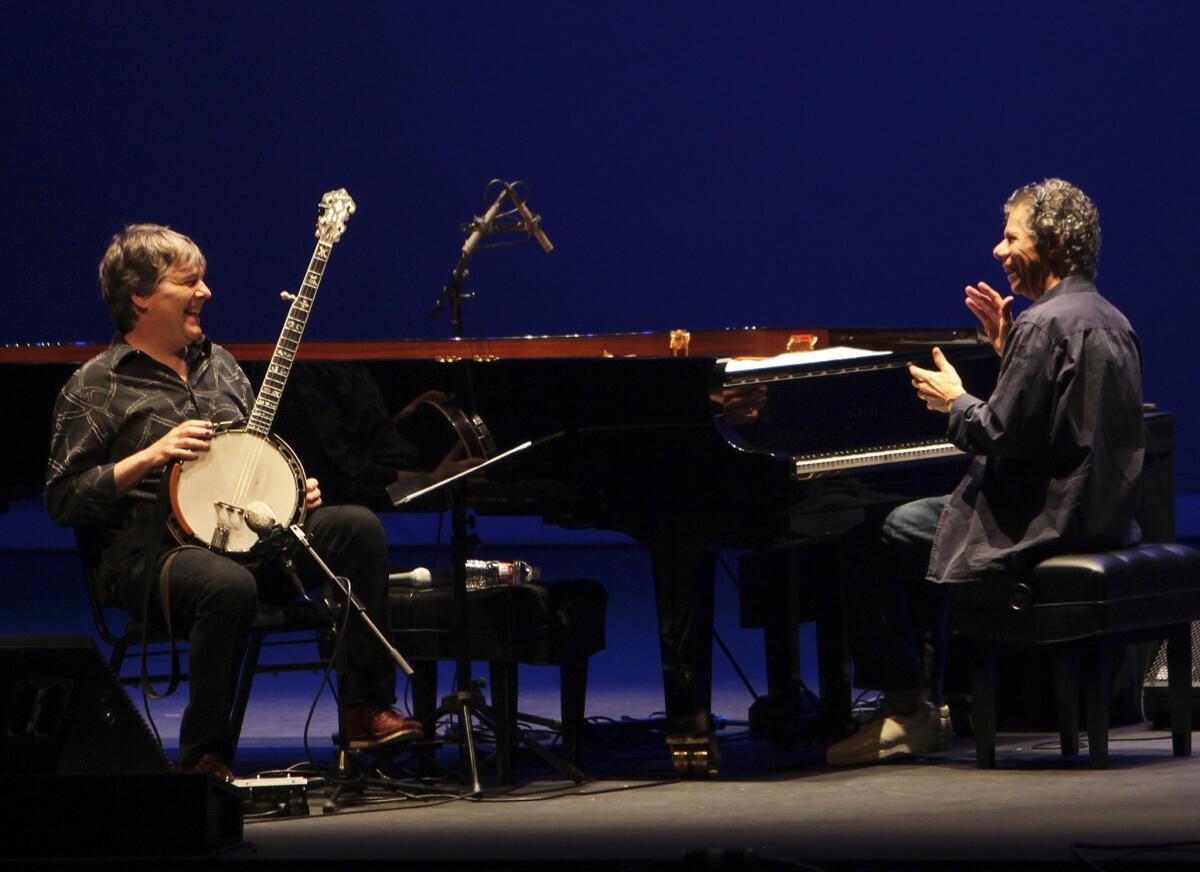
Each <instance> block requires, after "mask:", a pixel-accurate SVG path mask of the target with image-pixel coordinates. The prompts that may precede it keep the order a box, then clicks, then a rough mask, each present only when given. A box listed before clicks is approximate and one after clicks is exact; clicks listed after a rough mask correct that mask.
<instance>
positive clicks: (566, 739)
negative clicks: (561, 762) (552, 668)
mask: <svg viewBox="0 0 1200 872" xmlns="http://www.w3.org/2000/svg"><path fill="white" fill-rule="evenodd" d="M587 681H588V659H587V658H586V657H571V658H568V659H566V660H564V661H563V663H562V664H561V665H560V666H559V668H558V688H559V700H560V704H561V705H562V716H561V717H562V738H563V756H565V757H566V758H567V761H568V762H569V763H570V764H571V765H572V766H578V765H579V751H580V739H581V733H582V732H583V724H584V717H585V713H584V707H585V705H586V703H587Z"/></svg>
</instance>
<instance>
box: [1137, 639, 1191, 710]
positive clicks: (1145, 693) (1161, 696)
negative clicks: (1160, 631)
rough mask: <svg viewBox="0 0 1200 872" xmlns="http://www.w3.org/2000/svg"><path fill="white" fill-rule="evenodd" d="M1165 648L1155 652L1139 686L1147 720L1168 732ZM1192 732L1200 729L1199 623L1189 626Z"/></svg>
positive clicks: (1161, 647)
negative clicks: (1190, 640) (1190, 631)
mask: <svg viewBox="0 0 1200 872" xmlns="http://www.w3.org/2000/svg"><path fill="white" fill-rule="evenodd" d="M1169 675H1170V673H1169V672H1168V671H1167V646H1166V645H1161V646H1159V649H1158V653H1157V654H1155V655H1154V659H1153V660H1151V661H1150V668H1149V669H1147V670H1146V680H1145V682H1143V684H1142V708H1143V712H1144V714H1145V717H1146V720H1148V721H1150V723H1152V724H1154V726H1155V727H1157V728H1159V729H1170V725H1171V705H1170V702H1169V697H1168V692H1167V678H1168V676H1169ZM1192 729H1193V730H1200V621H1195V622H1193V623H1192Z"/></svg>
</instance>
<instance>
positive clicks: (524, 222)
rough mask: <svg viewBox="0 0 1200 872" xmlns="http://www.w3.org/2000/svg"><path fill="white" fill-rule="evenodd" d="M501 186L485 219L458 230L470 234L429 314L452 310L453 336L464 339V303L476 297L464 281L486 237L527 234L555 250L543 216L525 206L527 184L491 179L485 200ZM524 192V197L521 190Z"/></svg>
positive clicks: (485, 214) (463, 225) (476, 219)
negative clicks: (507, 204)
mask: <svg viewBox="0 0 1200 872" xmlns="http://www.w3.org/2000/svg"><path fill="white" fill-rule="evenodd" d="M497 187H499V189H500V193H499V194H498V195H496V198H495V200H492V201H491V205H490V206H488V208H487V211H486V212H484V213H483V215H482V216H477V217H476V218H475V219H474V220H473V221H471V222H470V223H469V224H462V225H460V227H459V229H460V230H462V231H463V232H464V233H467V232H469V233H470V235H469V236H468V237H467V239H466V241H465V242H463V246H462V251H461V253H460V254H459V257H458V263H457V264H455V266H454V270H453V271H452V272H451V273H450V280H449V281H448V282H446V286H445V287H444V288H442V292H441V294H439V295H438V298H437V300H436V302H434V304H433V311H432V312H430V313H429V317H430V318H437V316H438V315H439V314H441V311H442V309H444V308H446V307H449V309H450V324H451V326H452V327H453V328H454V335H455V336H457V337H458V338H460V339H461V338H462V335H463V333H462V304H463V301H465V300H470V299H473V298H474V296H475V295H474V294H472V293H468V292H466V291H464V290H463V282H465V281H466V280H467V277H468V276H469V275H470V272H469V271H468V269H467V266H468V265H469V264H470V262H471V255H472V254H474V253H475V249H476V248H477V247H478V246H479V242H480V240H482V239H483V237H484V236H491V235H493V234H496V233H524V234H526V237H527V238H528V237H533V238H534V239H536V240H537V241H538V244H539V245H541V246H542V250H543V251H546V252H550V251H553V250H554V246H553V245H551V244H550V240H549V239H547V238H546V234H545V232H544V231H543V230H542V217H541V216H540V215H535V214H533V212H531V211H530V210H529V206H528V205H527V204H526V199H527V198H528V196H529V186H528V185H527V184H525V183H524V182H506V181H504V180H503V179H492V180H491V181H490V182H488V183H487V186H486V187H484V189H483V200H484V202H485V203H486V202H488V200H489V198H490V197H491V196H492V192H493V191H495V189H496V188H497ZM521 189H524V192H525V193H524V195H522V194H521V193H520V190H521ZM506 198H507V199H508V200H509V201H511V202H512V204H513V207H512V208H511V209H509V210H508V211H507V212H501V211H500V207H501V205H502V204H503V203H504V200H505V199H506ZM513 244H515V243H513V242H500V243H495V244H494V245H492V246H488V247H489V248H492V247H496V246H499V245H513Z"/></svg>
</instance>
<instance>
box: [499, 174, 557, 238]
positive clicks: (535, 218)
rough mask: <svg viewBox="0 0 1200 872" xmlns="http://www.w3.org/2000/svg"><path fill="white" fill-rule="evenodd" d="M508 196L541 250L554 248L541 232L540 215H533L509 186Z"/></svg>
mask: <svg viewBox="0 0 1200 872" xmlns="http://www.w3.org/2000/svg"><path fill="white" fill-rule="evenodd" d="M508 198H509V199H510V200H512V201H513V205H514V206H516V207H517V211H518V212H520V213H521V217H522V218H524V219H525V224H526V225H527V229H528V230H529V232H530V233H532V234H533V238H534V239H536V240H537V241H538V244H539V245H540V246H541V247H542V251H544V252H546V253H547V254H549V253H550V252H551V251H553V250H554V246H553V245H551V244H550V240H549V239H547V238H546V234H545V233H543V232H542V219H541V216H540V215H534V214H533V213H532V212H530V211H529V207H528V206H526V205H525V201H524V200H522V199H521V198H520V197H518V196H517V192H516V191H515V190H513V188H512V187H511V186H510V187H509V188H508Z"/></svg>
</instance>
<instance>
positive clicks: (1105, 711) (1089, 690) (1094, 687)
mask: <svg viewBox="0 0 1200 872" xmlns="http://www.w3.org/2000/svg"><path fill="white" fill-rule="evenodd" d="M1082 657H1083V672H1084V675H1083V695H1084V699H1086V700H1087V721H1088V765H1090V766H1091V768H1092V769H1105V768H1107V767H1108V721H1109V711H1110V705H1111V703H1112V676H1111V671H1112V670H1111V669H1110V667H1109V663H1108V647H1107V646H1106V645H1104V644H1103V643H1102V642H1095V643H1092V644H1089V645H1087V646H1086V647H1085V649H1084V651H1083V653H1082Z"/></svg>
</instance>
